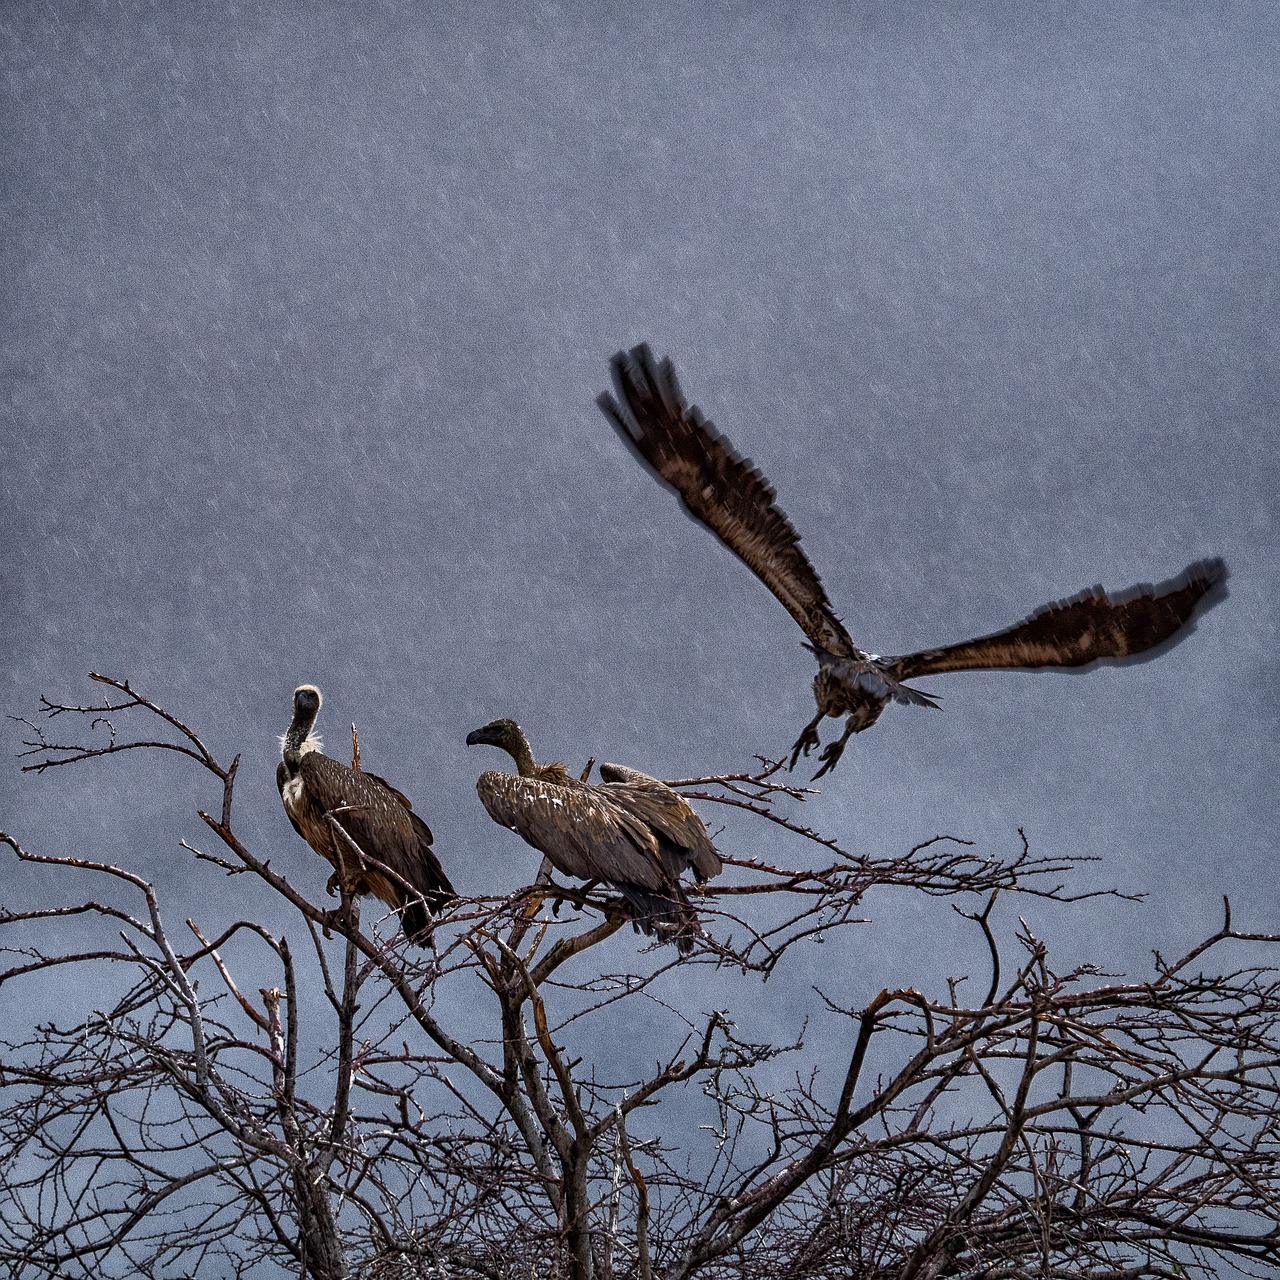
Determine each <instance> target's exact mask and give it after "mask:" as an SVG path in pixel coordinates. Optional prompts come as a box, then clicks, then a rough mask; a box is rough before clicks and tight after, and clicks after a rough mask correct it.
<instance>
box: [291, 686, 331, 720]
mask: <svg viewBox="0 0 1280 1280" xmlns="http://www.w3.org/2000/svg"><path fill="white" fill-rule="evenodd" d="M323 701H324V699H323V698H322V697H321V696H320V690H319V689H317V688H316V687H315V685H313V684H300V685H299V686H298V687H297V688H296V689H295V690H294V691H293V714H294V716H295V717H296V718H297V719H298V720H307V721H309V722H314V721H315V718H316V716H318V715H319V714H320V704H321V703H322V702H323Z"/></svg>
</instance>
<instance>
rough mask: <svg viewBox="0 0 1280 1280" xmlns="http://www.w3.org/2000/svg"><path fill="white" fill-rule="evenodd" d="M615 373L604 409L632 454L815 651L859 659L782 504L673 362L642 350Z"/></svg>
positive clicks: (623, 359)
mask: <svg viewBox="0 0 1280 1280" xmlns="http://www.w3.org/2000/svg"><path fill="white" fill-rule="evenodd" d="M610 367H611V369H612V371H613V383H614V387H615V389H616V391H617V394H618V398H617V399H616V400H615V399H614V398H613V396H611V395H608V394H607V393H606V394H603V395H601V396H600V397H599V398H598V399H597V401H596V403H597V404H598V405H599V406H600V408H601V409H602V410H604V413H605V416H606V417H607V418H608V419H609V421H610V422H612V423H613V425H614V427H615V428H616V429H617V431H618V434H619V435H620V436H621V437H622V438H623V440H625V441H626V442H627V444H628V445H629V446H630V447H631V449H632V451H633V452H634V453H635V454H636V455H637V456H638V457H639V458H640V459H641V461H643V462H644V463H645V465H646V466H648V467H649V469H650V470H651V471H652V472H653V473H654V475H656V476H657V477H658V478H659V479H660V480H662V481H664V482H665V483H666V484H668V485H670V487H671V488H672V489H674V490H675V491H676V493H677V494H678V495H679V497H680V501H681V503H682V504H683V506H684V508H685V510H686V511H687V512H688V513H689V514H690V515H691V516H692V517H693V518H694V519H695V520H697V521H698V522H699V523H701V524H704V525H706V527H707V528H708V529H710V530H711V532H712V533H714V534H715V535H716V537H717V538H719V539H720V541H721V542H723V543H724V544H725V546H726V547H728V548H729V550H730V551H732V552H733V553H734V555H736V556H737V557H738V558H739V559H740V560H741V561H742V562H743V563H744V564H745V565H746V566H747V567H748V568H749V569H750V570H751V571H752V572H753V573H754V574H755V575H756V577H758V578H759V579H760V581H761V582H763V583H764V585H765V586H766V587H768V588H769V590H770V591H772V592H773V594H774V595H775V596H777V597H778V599H779V600H780V601H782V604H783V606H784V607H785V608H786V610H787V612H788V613H790V614H791V616H792V617H793V618H794V619H795V620H796V621H797V622H798V623H799V624H800V626H801V628H802V629H803V630H804V633H805V635H807V636H808V637H809V639H810V640H811V641H812V643H813V644H815V645H817V646H818V647H820V648H823V649H827V650H828V651H830V652H831V653H835V654H840V655H847V654H851V653H852V652H853V643H852V641H851V640H850V639H849V634H848V632H847V631H845V629H844V626H843V625H842V623H841V622H840V619H839V618H837V617H836V615H835V613H834V611H833V610H832V608H831V601H830V600H828V599H827V593H826V591H825V589H824V588H823V586H822V580H821V579H820V578H819V577H818V575H817V573H816V572H815V570H814V567H813V565H812V564H810V563H809V557H808V556H806V555H805V553H804V550H803V548H802V547H801V546H800V535H799V534H798V533H797V532H796V531H795V527H794V526H793V525H792V523H791V521H790V520H788V519H787V517H786V514H785V512H783V511H782V509H781V508H780V507H779V506H778V505H777V503H776V501H775V499H776V497H777V495H776V494H775V493H774V491H773V489H772V488H771V487H770V485H769V482H768V481H767V480H766V479H765V478H764V476H763V475H761V474H760V472H759V471H758V470H757V469H756V467H755V465H754V464H753V463H752V461H751V459H750V458H744V457H743V456H742V455H740V454H739V453H737V452H735V451H734V448H733V445H732V444H730V442H729V441H728V440H727V439H726V438H725V437H724V436H722V435H720V434H719V433H718V432H717V431H716V429H715V427H714V426H713V425H712V424H711V423H710V422H708V421H707V420H706V418H704V417H703V416H702V414H701V413H700V412H699V410H698V409H697V408H696V407H694V408H690V407H689V406H688V405H687V404H686V403H685V399H684V394H683V393H682V392H681V390H680V384H679V382H678V381H677V380H676V372H675V367H674V366H673V365H672V363H671V361H670V360H664V361H662V363H661V364H658V363H657V362H656V361H655V360H654V358H653V352H652V351H650V350H649V347H648V345H642V346H639V347H636V348H634V349H633V350H632V351H630V352H625V351H620V352H618V354H617V355H615V356H614V357H613V359H612V361H611V362H610Z"/></svg>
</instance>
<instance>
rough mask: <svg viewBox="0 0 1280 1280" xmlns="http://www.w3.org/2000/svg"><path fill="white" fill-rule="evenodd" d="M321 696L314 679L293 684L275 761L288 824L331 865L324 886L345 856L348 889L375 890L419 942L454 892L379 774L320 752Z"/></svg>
mask: <svg viewBox="0 0 1280 1280" xmlns="http://www.w3.org/2000/svg"><path fill="white" fill-rule="evenodd" d="M320 704H321V697H320V690H319V689H317V688H316V687H315V686H314V685H309V684H304V685H300V686H299V687H298V688H297V689H296V690H295V691H294V694H293V721H292V723H291V724H290V725H289V731H288V732H287V733H286V734H285V735H284V738H283V739H282V740H281V745H282V748H283V750H282V758H281V761H280V763H279V765H277V766H276V785H277V787H278V788H279V789H280V799H281V800H282V801H283V803H284V811H285V813H286V814H287V815H288V818H289V821H290V822H291V823H292V824H293V829H294V830H295V831H296V832H297V833H298V834H299V835H300V836H301V837H302V838H303V839H304V840H305V841H306V842H307V843H308V844H309V845H310V846H311V847H312V848H313V849H314V850H315V851H316V852H317V853H318V854H320V856H321V857H322V858H324V859H325V861H326V862H328V863H329V865H330V866H332V867H333V869H334V873H333V875H332V876H330V877H329V886H328V888H329V892H330V893H332V892H333V890H334V887H335V885H336V884H337V883H338V878H339V876H340V875H341V873H342V870H341V869H342V866H343V864H344V863H345V866H346V871H347V879H348V882H349V884H350V886H351V892H352V893H355V894H359V895H364V894H373V895H374V897H376V898H380V899H381V900H382V901H383V902H385V903H386V904H387V905H388V906H389V907H394V908H395V909H396V910H397V911H398V912H399V914H400V925H401V927H402V928H403V930H404V932H405V935H406V936H407V937H409V938H410V939H412V940H413V941H415V942H418V943H420V944H423V945H425V941H426V934H427V933H428V930H429V928H430V924H431V916H432V915H434V914H436V913H437V912H439V911H440V910H442V909H443V908H444V906H445V905H446V904H447V903H448V902H449V901H450V900H451V899H452V898H453V897H454V896H455V895H454V890H453V886H452V885H451V884H450V883H449V878H448V876H446V875H445V873H444V868H443V867H442V866H441V865H440V860H439V859H438V858H437V857H436V855H435V852H434V850H433V849H432V847H431V845H432V836H431V828H430V827H428V826H427V824H426V823H425V822H423V820H422V819H421V818H420V817H418V815H417V814H416V813H414V812H413V806H412V805H411V804H410V803H409V801H408V800H407V799H406V798H405V796H404V795H403V794H402V793H401V792H399V791H398V790H396V788H395V787H393V786H392V785H391V784H390V783H389V782H387V781H386V780H385V779H384V778H380V777H378V775H377V774H375V773H363V772H361V771H359V770H356V769H348V768H347V766H346V765H344V764H340V763H339V762H338V761H337V760H333V759H330V757H329V756H326V755H324V754H323V753H322V752H321V750H320V746H321V743H320V739H319V738H318V737H316V736H315V734H314V732H313V730H314V728H315V722H316V717H317V716H318V715H319V713H320ZM330 813H332V814H333V817H334V819H335V820H336V821H337V823H338V825H339V826H341V828H342V830H343V831H344V832H346V834H347V835H348V836H349V837H350V838H351V839H352V840H353V841H354V842H355V844H356V846H357V847H358V848H359V849H360V852H361V854H362V855H363V858H357V857H356V855H355V853H354V851H353V850H352V849H351V848H350V846H349V845H347V844H346V843H345V842H344V841H343V840H342V839H341V837H340V836H338V835H336V834H335V832H334V830H333V828H332V826H331V825H330V822H329V819H328V818H327V817H326V814H330ZM365 859H368V861H365ZM375 862H378V863H382V864H383V867H385V868H386V870H384V869H383V867H378V866H376V865H374V863H375ZM388 872H390V873H391V874H388Z"/></svg>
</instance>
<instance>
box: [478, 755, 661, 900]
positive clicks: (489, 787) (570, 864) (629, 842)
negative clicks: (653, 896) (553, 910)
mask: <svg viewBox="0 0 1280 1280" xmlns="http://www.w3.org/2000/svg"><path fill="white" fill-rule="evenodd" d="M476 793H477V794H478V795H479V797H480V803H481V804H483V805H484V807H485V808H486V809H487V810H488V811H489V816H490V817H491V818H492V819H493V820H494V822H496V823H498V825H499V826H503V827H508V828H510V829H511V830H512V831H514V832H515V833H516V834H517V835H519V836H520V837H521V838H522V839H523V840H525V841H526V842H527V843H529V844H531V845H533V847H534V848H535V849H539V850H541V851H542V852H543V853H545V854H546V855H547V857H548V858H550V859H551V861H552V863H553V864H554V865H555V866H556V867H557V868H558V869H559V870H560V871H563V872H564V874H565V875H568V876H576V877H577V878H578V879H580V880H597V879H598V880H607V881H609V882H610V883H611V884H630V885H638V886H639V887H640V888H643V889H650V890H653V891H655V892H667V891H668V885H667V878H666V875H665V874H664V872H663V869H662V863H661V861H660V859H659V857H658V844H657V841H656V840H655V839H654V837H653V835H652V833H651V832H650V831H649V830H648V828H647V827H645V825H644V823H643V822H641V821H639V820H638V819H636V818H635V817H633V816H632V815H631V814H629V813H627V811H626V810H625V809H623V808H622V807H621V806H619V805H617V804H616V803H614V801H613V799H612V797H610V796H609V795H608V793H607V792H606V791H605V790H604V789H603V788H601V787H593V786H589V785H588V784H586V783H581V782H569V783H567V784H561V783H556V782H548V781H546V780H545V779H542V778H522V777H518V776H517V775H515V774H511V773H502V772H499V771H497V770H491V771H489V772H486V773H482V774H481V775H480V777H479V778H478V779H477V780H476Z"/></svg>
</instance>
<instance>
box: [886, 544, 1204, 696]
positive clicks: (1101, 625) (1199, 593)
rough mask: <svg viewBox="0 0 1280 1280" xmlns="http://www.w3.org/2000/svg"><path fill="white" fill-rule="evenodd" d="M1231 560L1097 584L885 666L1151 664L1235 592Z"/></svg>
mask: <svg viewBox="0 0 1280 1280" xmlns="http://www.w3.org/2000/svg"><path fill="white" fill-rule="evenodd" d="M1226 582H1227V566H1226V564H1225V562H1224V561H1222V560H1217V559H1215V560H1200V561H1197V562H1196V563H1195V564H1191V565H1188V566H1187V568H1185V569H1184V570H1183V571H1182V572H1181V573H1180V574H1178V575H1177V576H1176V577H1174V578H1170V579H1168V580H1167V581H1165V582H1159V583H1156V584H1155V585H1154V586H1153V585H1152V584H1151V583H1138V584H1137V585H1136V586H1133V587H1129V588H1128V589H1127V590H1125V591H1122V592H1119V593H1117V594H1116V595H1114V596H1112V595H1108V594H1107V593H1106V592H1105V591H1103V589H1102V588H1101V587H1093V588H1091V589H1090V590H1087V591H1082V592H1080V594H1079V595H1076V596H1072V597H1071V598H1070V599H1069V600H1060V601H1058V602H1057V603H1055V604H1048V605H1044V606H1043V607H1042V608H1039V609H1037V610H1036V611H1035V613H1033V614H1031V616H1030V617H1028V618H1024V619H1023V621H1021V622H1019V623H1017V624H1016V625H1014V626H1012V627H1008V628H1007V629H1006V630H1004V631H997V632H995V633H993V634H992V635H987V636H980V637H978V639H976V640H966V641H964V642H962V643H960V644H953V645H947V646H946V647H945V648H941V649H925V650H923V651H922V652H920V653H912V654H907V655H905V656H903V657H900V658H885V659H883V660H882V663H881V665H882V666H883V667H884V668H885V669H886V670H887V671H888V672H889V674H890V675H892V676H893V677H895V678H896V679H898V680H910V679H912V678H913V677H915V676H927V675H934V674H938V673H941V672H946V671H972V670H996V669H1016V670H1026V671H1030V670H1035V669H1037V668H1041V667H1067V668H1070V667H1085V666H1089V665H1091V664H1092V663H1095V662H1116V663H1119V662H1145V661H1147V659H1149V658H1154V657H1156V656H1157V655H1158V654H1160V653H1163V652H1164V651H1165V650H1166V649H1168V648H1170V647H1172V646H1173V645H1175V644H1177V643H1178V642H1179V641H1181V640H1183V639H1185V638H1186V637H1187V636H1188V635H1190V634H1191V631H1192V630H1193V624H1194V622H1195V620H1196V618H1198V617H1199V616H1200V615H1201V614H1202V613H1204V612H1205V611H1206V610H1208V609H1211V608H1212V607H1213V606H1214V605H1215V604H1217V603H1218V602H1219V601H1220V600H1223V599H1225V598H1226V595H1227V588H1226Z"/></svg>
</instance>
